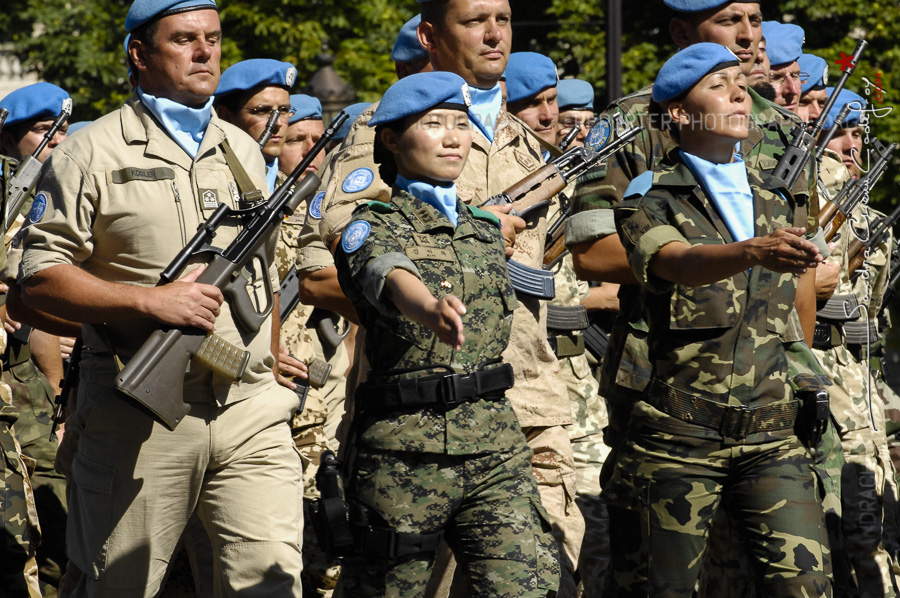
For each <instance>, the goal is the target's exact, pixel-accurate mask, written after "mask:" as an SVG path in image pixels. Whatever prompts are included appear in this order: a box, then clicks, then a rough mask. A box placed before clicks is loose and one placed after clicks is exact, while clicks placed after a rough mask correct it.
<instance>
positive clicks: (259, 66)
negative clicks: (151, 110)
mask: <svg viewBox="0 0 900 598" xmlns="http://www.w3.org/2000/svg"><path fill="white" fill-rule="evenodd" d="M296 79H297V69H296V67H294V65H292V64H291V63H290V62H281V61H279V60H272V59H270V58H253V59H250V60H244V61H241V62H238V63H237V64H234V65H232V66H230V67H229V68H228V69H227V70H226V71H225V72H224V73H222V79H221V81H219V86H218V87H217V88H216V111H217V112H218V113H219V116H220V117H221V118H222V120H225V121H228V122H230V123H231V124H233V125H235V126H236V127H238V128H239V129H242V130H243V131H244V132H246V133H247V134H248V135H250V136H251V137H253V138H254V139H256V140H257V141H258V140H259V139H260V137H261V136H262V134H263V131H264V130H265V128H266V123H267V122H268V120H269V116H270V115H271V114H272V112H273V111H274V110H278V122H277V123H276V125H275V128H274V129H272V136H271V137H270V138H269V140H268V141H267V142H266V144H265V146H263V148H262V153H263V156H264V157H265V159H266V173H267V176H266V180H267V181H268V183H269V191H273V190H274V189H275V186H276V182H277V178H278V172H279V165H278V158H279V157H280V156H281V151H282V150H283V149H284V142H285V133H286V132H287V126H288V121H289V120H290V117H291V115H292V114H293V111H294V108H293V107H292V105H291V98H290V93H291V88H292V87H293V86H294V81H295V80H296Z"/></svg>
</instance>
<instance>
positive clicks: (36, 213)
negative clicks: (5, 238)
mask: <svg viewBox="0 0 900 598" xmlns="http://www.w3.org/2000/svg"><path fill="white" fill-rule="evenodd" d="M47 200H48V196H47V193H46V192H44V191H41V192H40V193H38V194H37V195H36V196H35V197H34V202H33V203H32V204H31V212H30V213H29V214H28V219H29V220H30V221H31V222H40V221H41V220H42V219H43V218H44V214H46V213H47Z"/></svg>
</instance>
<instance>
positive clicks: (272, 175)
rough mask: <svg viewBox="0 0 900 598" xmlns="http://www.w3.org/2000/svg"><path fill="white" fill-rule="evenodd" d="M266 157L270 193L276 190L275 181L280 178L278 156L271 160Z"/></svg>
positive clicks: (267, 183)
mask: <svg viewBox="0 0 900 598" xmlns="http://www.w3.org/2000/svg"><path fill="white" fill-rule="evenodd" d="M268 160H269V158H268V157H267V158H266V185H268V186H269V193H272V192H273V191H275V181H276V179H277V178H278V158H275V159H274V160H272V161H271V162H269V161H268Z"/></svg>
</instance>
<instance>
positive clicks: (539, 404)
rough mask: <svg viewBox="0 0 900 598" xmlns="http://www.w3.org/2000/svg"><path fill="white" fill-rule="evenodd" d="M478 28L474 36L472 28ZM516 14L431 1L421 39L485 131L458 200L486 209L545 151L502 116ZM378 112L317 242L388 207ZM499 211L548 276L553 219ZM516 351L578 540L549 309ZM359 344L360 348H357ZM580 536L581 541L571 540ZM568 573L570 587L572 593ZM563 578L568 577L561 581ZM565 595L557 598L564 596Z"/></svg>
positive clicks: (557, 502)
mask: <svg viewBox="0 0 900 598" xmlns="http://www.w3.org/2000/svg"><path fill="white" fill-rule="evenodd" d="M471 22H475V23H478V26H477V27H471V26H468V25H466V24H467V23H471ZM510 36H511V10H510V7H509V3H508V2H507V0H490V1H488V2H479V3H472V2H469V1H467V0H433V1H432V2H425V3H422V24H421V25H420V26H419V40H420V42H421V43H422V45H423V46H424V47H425V48H426V49H427V50H428V52H429V55H430V57H431V64H432V66H433V67H434V69H435V70H447V71H451V72H455V73H457V74H458V75H460V76H462V77H463V79H465V80H466V81H467V82H468V84H469V85H470V87H471V88H472V102H473V107H472V111H471V112H470V120H472V121H473V122H474V126H475V128H477V129H478V132H477V133H475V134H474V135H473V137H474V139H473V142H472V151H471V153H470V154H469V159H468V162H467V164H466V167H465V169H464V170H463V173H462V175H461V176H460V177H459V178H458V179H457V181H456V186H457V193H458V195H459V197H460V199H463V201H466V202H467V203H471V204H475V205H477V204H480V203H482V202H484V201H485V200H487V199H488V198H489V197H491V196H492V195H494V194H497V193H500V192H502V191H504V190H505V189H507V188H508V187H509V186H511V185H512V184H513V183H516V182H518V181H519V180H520V179H522V178H524V177H525V176H526V175H527V174H529V173H530V172H533V171H534V170H536V169H538V168H539V167H540V166H541V164H542V163H543V160H542V157H541V151H542V149H541V146H540V144H539V142H538V141H537V140H536V138H535V137H533V136H531V135H529V134H528V133H527V130H526V127H525V126H524V125H522V124H521V122H520V121H518V120H516V119H515V118H514V117H512V116H510V115H509V114H508V113H507V112H506V111H505V110H503V109H502V107H501V90H500V86H499V79H500V76H501V75H502V73H503V71H504V69H505V67H506V60H507V57H508V54H509V43H510ZM372 112H373V109H369V110H367V111H365V112H363V114H362V115H360V118H358V119H357V122H356V123H355V125H354V129H351V132H350V135H348V137H347V139H346V140H345V143H344V146H343V148H342V150H341V154H338V155H337V156H336V158H335V160H334V162H333V167H332V168H333V169H332V174H331V177H330V179H329V182H328V184H327V189H326V194H325V198H324V200H323V205H324V206H325V208H324V214H323V218H322V221H321V225H320V233H321V236H322V239H323V241H324V243H325V245H326V246H328V247H330V246H332V245H333V244H334V243H335V242H336V241H337V240H338V238H339V236H340V233H341V231H342V230H343V228H344V227H345V226H346V225H347V223H348V222H349V220H350V214H351V213H352V211H353V209H354V208H355V207H356V203H357V201H360V200H362V199H366V200H369V199H372V198H374V197H378V199H381V200H384V201H389V198H390V188H389V187H388V186H387V185H385V184H384V183H383V182H382V181H381V179H380V177H378V175H377V167H376V166H375V164H374V161H373V158H372V149H371V148H372V141H371V140H372V138H373V135H374V133H373V132H372V131H369V130H366V129H365V128H364V126H365V124H366V123H367V122H368V120H367V118H366V117H367V116H371V113H372ZM495 211H496V212H498V213H500V214H501V215H502V217H501V219H503V220H506V223H505V225H504V226H505V229H506V231H507V233H508V234H509V233H510V232H511V230H512V228H513V227H514V226H518V228H522V229H524V230H522V232H520V233H519V234H518V235H517V236H516V237H515V242H514V244H512V245H511V249H512V259H515V260H517V261H519V262H521V263H522V264H524V265H526V266H531V267H535V268H540V267H541V262H542V259H543V251H544V240H545V236H546V231H547V221H546V214H547V212H546V210H541V211H540V212H538V213H536V214H534V215H533V216H531V217H530V219H529V222H528V226H527V228H525V227H524V226H523V225H524V224H525V223H524V222H522V221H521V219H516V218H509V217H507V216H506V215H505V212H507V211H508V207H507V208H506V209H499V210H496V209H495ZM518 299H519V304H520V306H519V308H518V309H517V310H516V311H515V315H514V319H513V330H512V335H511V338H510V342H509V346H508V348H507V349H506V351H505V352H504V354H503V357H504V360H506V361H508V362H509V363H511V364H513V366H514V368H515V373H516V385H515V387H514V388H513V389H511V390H510V391H509V393H508V396H509V397H510V400H511V401H512V404H513V407H514V409H515V410H516V415H517V416H518V419H519V422H520V424H521V425H522V427H523V428H524V430H525V434H526V437H527V438H528V441H529V445H530V446H531V447H532V449H534V453H535V455H534V460H533V462H532V463H533V466H534V474H535V478H536V479H537V482H538V488H539V490H540V492H541V500H542V502H543V504H544V507H545V508H546V509H547V511H548V512H549V513H550V518H551V522H552V523H553V525H554V533H555V535H556V537H557V539H558V540H560V542H561V543H563V544H565V538H566V537H567V536H568V537H573V536H572V534H573V533H574V534H576V536H577V537H580V535H581V526H582V525H583V524H582V522H581V515H580V513H579V512H578V508H577V506H576V505H575V503H574V488H575V470H574V460H573V456H572V449H571V444H570V442H569V438H568V435H567V433H566V430H565V429H564V428H563V426H565V425H567V424H569V423H571V421H572V418H571V413H570V410H569V402H568V397H567V395H566V391H565V387H564V385H562V384H560V383H559V380H558V378H557V376H558V374H559V367H558V363H557V360H556V356H555V355H554V353H553V351H552V349H551V347H550V345H549V343H548V342H547V331H546V307H545V303H544V302H543V301H539V300H537V299H534V298H529V297H525V296H522V295H519V297H518ZM358 342H359V341H358ZM573 530H574V532H573ZM571 572H572V567H571V565H570V566H569V570H568V580H565V579H564V581H563V582H562V585H563V587H564V588H568V587H571V588H572V590H574V581H573V580H572V577H571ZM565 577H566V575H565V574H564V578H565ZM566 591H567V590H563V591H562V592H561V593H560V595H568V594H565V593H564V592H566Z"/></svg>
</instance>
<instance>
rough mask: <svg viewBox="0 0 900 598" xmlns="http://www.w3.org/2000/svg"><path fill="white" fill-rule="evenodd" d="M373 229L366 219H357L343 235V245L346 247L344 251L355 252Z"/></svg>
mask: <svg viewBox="0 0 900 598" xmlns="http://www.w3.org/2000/svg"><path fill="white" fill-rule="evenodd" d="M371 230H372V227H371V226H370V225H369V223H368V222H366V221H364V220H357V221H356V222H354V223H353V224H351V225H350V226H348V227H347V230H345V231H344V235H343V236H342V237H341V247H342V248H343V249H344V253H353V252H354V251H356V250H357V249H359V248H360V247H362V245H363V243H365V241H366V239H367V238H368V237H369V231H371Z"/></svg>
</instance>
